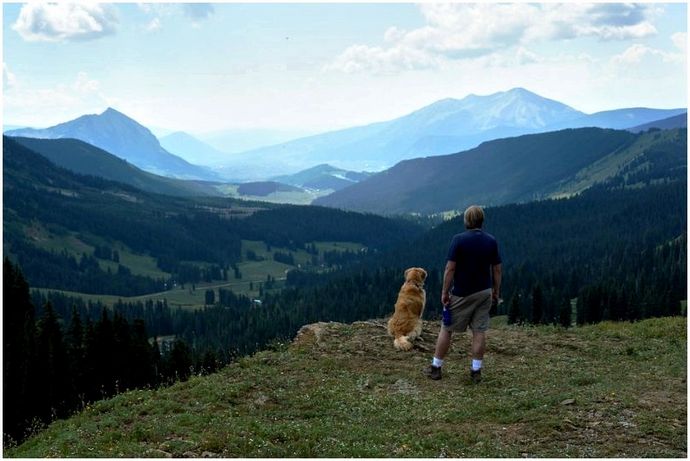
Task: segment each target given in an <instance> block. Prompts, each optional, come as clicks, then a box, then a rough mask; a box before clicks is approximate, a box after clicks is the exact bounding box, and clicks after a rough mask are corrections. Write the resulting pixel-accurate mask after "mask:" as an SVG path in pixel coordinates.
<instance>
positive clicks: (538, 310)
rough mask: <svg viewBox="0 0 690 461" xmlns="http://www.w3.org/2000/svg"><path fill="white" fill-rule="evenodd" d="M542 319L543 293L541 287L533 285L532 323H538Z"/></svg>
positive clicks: (541, 321)
mask: <svg viewBox="0 0 690 461" xmlns="http://www.w3.org/2000/svg"><path fill="white" fill-rule="evenodd" d="M543 321H544V295H543V294H542V291H541V287H540V286H539V285H535V286H534V288H532V323H533V324H535V325H539V324H540V323H543Z"/></svg>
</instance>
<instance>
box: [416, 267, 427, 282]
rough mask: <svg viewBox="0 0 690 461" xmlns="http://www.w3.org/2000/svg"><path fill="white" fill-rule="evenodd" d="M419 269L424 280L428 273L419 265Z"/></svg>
mask: <svg viewBox="0 0 690 461" xmlns="http://www.w3.org/2000/svg"><path fill="white" fill-rule="evenodd" d="M417 269H419V271H420V272H421V273H422V280H426V276H427V275H428V274H427V273H426V271H425V270H424V269H422V268H421V267H418V268H417Z"/></svg>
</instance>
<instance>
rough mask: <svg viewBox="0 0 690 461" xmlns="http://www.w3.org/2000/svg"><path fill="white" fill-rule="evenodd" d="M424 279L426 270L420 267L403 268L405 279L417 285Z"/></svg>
mask: <svg viewBox="0 0 690 461" xmlns="http://www.w3.org/2000/svg"><path fill="white" fill-rule="evenodd" d="M425 280H426V271H425V270H424V269H422V268H421V267H410V268H409V269H406V270H405V281H406V282H413V283H417V284H419V285H421V284H423V283H424V281H425Z"/></svg>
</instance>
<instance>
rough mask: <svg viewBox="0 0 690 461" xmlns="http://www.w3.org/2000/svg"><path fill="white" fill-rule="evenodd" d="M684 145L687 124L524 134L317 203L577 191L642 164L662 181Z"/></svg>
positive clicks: (392, 172) (430, 204) (427, 203)
mask: <svg viewBox="0 0 690 461" xmlns="http://www.w3.org/2000/svg"><path fill="white" fill-rule="evenodd" d="M686 152H687V131H686V130H685V129H674V130H665V131H661V132H654V131H652V132H646V133H642V134H633V133H631V132H629V131H624V130H611V129H601V128H578V129H567V130H561V131H555V132H548V133H539V134H531V135H523V136H519V137H515V138H506V139H498V140H494V141H489V142H485V143H483V144H482V145H480V146H479V147H476V148H474V149H470V150H468V151H465V152H461V153H457V154H451V155H442V156H435V157H426V158H419V159H413V160H406V161H403V162H400V163H398V164H397V165H395V166H394V167H393V168H390V169H388V170H386V171H383V172H381V173H378V174H376V175H374V176H372V177H370V178H368V179H366V180H364V181H362V182H360V183H358V184H355V185H352V186H350V187H348V188H346V189H343V190H340V191H336V192H334V193H333V194H330V195H328V196H326V197H321V198H318V199H316V200H315V201H314V204H315V205H324V206H331V207H337V208H344V209H350V210H357V211H366V212H373V213H379V214H393V213H410V212H415V213H436V212H445V211H451V210H463V209H464V208H465V207H467V206H468V205H470V204H473V203H476V204H480V205H484V206H490V205H501V204H507V203H516V202H528V201H533V200H540V199H545V198H554V197H561V196H564V195H566V196H567V195H569V194H574V193H577V192H581V191H582V190H584V189H587V188H588V187H591V186H592V185H594V184H596V183H597V182H601V181H603V180H606V179H609V178H611V177H614V176H620V177H621V180H622V181H625V182H626V183H634V173H635V172H636V171H638V170H640V169H642V170H644V171H650V172H655V171H656V169H659V174H660V175H661V176H660V177H659V180H668V179H669V178H673V179H679V178H677V176H682V177H683V178H684V177H685V174H686V170H687V161H686V158H685V156H686ZM631 178H632V179H631Z"/></svg>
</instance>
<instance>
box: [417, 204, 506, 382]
mask: <svg viewBox="0 0 690 461" xmlns="http://www.w3.org/2000/svg"><path fill="white" fill-rule="evenodd" d="M464 220H465V228H466V229H467V230H466V231H465V232H463V233H461V234H457V235H455V236H454V237H453V240H452V241H451V244H450V249H449V250H448V258H447V262H446V270H445V272H444V274H443V291H442V292H441V303H442V304H443V306H444V307H447V308H448V309H449V311H450V321H449V322H445V321H444V324H443V325H442V326H441V331H440V332H439V334H438V339H437V341H436V350H435V352H434V358H433V361H432V363H431V365H430V366H429V367H428V368H427V369H426V370H424V372H425V374H426V375H427V376H429V377H430V378H431V379H441V367H443V359H444V357H445V356H446V353H447V352H448V349H449V348H450V342H451V337H452V335H453V332H456V331H458V332H464V331H465V330H467V326H468V325H469V327H470V329H472V366H471V368H470V377H471V379H472V382H473V383H475V384H477V383H479V382H480V381H481V372H482V360H483V359H484V351H485V350H486V331H487V330H488V329H489V311H490V310H491V306H492V303H496V304H497V303H498V299H499V293H500V288H501V255H500V253H499V252H498V243H497V242H496V239H495V238H494V237H493V236H492V235H490V234H487V233H486V232H484V231H483V230H482V224H483V223H484V211H483V210H482V209H481V208H480V207H478V206H475V205H473V206H471V207H469V208H467V210H465V215H464ZM451 284H452V291H451ZM446 323H448V324H447V325H446Z"/></svg>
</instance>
